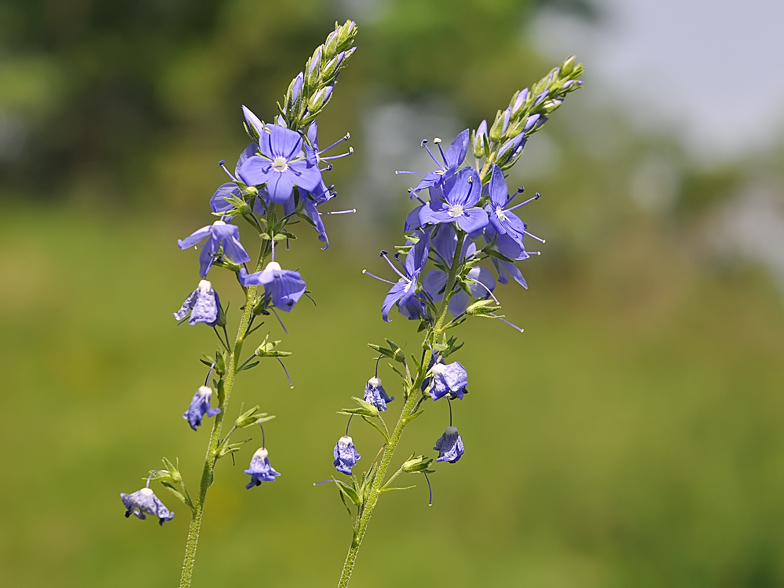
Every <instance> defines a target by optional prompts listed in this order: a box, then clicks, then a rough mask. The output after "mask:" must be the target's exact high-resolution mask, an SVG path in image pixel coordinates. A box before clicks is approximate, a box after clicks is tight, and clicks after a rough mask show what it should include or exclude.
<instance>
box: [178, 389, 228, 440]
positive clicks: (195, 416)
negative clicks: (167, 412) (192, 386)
mask: <svg viewBox="0 0 784 588" xmlns="http://www.w3.org/2000/svg"><path fill="white" fill-rule="evenodd" d="M210 400H212V388H210V387H209V386H201V387H200V388H199V389H198V390H196V394H194V395H193V400H191V404H190V406H189V407H188V410H186V411H185V413H184V414H183V415H182V418H184V419H185V420H186V421H188V424H189V425H190V426H191V429H193V430H194V431H195V430H196V429H197V428H198V427H199V426H200V425H201V420H202V419H203V418H204V415H205V414H206V415H207V416H208V417H214V416H215V415H216V414H218V413H219V412H220V411H221V409H220V408H212V407H211V406H210Z"/></svg>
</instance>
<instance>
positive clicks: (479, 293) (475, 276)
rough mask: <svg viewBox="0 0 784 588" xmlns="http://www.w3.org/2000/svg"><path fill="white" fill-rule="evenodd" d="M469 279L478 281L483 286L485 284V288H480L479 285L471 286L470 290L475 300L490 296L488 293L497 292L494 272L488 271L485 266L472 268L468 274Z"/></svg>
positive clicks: (469, 286)
mask: <svg viewBox="0 0 784 588" xmlns="http://www.w3.org/2000/svg"><path fill="white" fill-rule="evenodd" d="M468 277H469V278H471V279H472V280H476V281H477V282H480V283H481V284H484V286H485V287H482V286H480V285H479V284H469V285H468V290H469V291H470V292H471V295H472V296H473V297H474V298H484V297H486V296H488V292H492V291H493V290H495V278H494V277H493V272H491V271H490V270H489V269H487V268H486V267H484V266H481V265H480V266H478V267H474V268H471V270H470V271H469V272H468Z"/></svg>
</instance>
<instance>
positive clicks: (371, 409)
mask: <svg viewBox="0 0 784 588" xmlns="http://www.w3.org/2000/svg"><path fill="white" fill-rule="evenodd" d="M351 399H352V400H353V401H354V402H356V403H357V404H358V405H359V407H358V408H344V409H343V410H341V411H340V412H338V414H345V415H349V414H358V415H362V416H369V417H377V416H378V409H377V408H376V407H375V406H373V405H372V404H370V403H369V402H365V401H364V400H362V399H361V398H357V397H356V396H352V397H351Z"/></svg>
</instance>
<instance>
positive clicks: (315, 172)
mask: <svg viewBox="0 0 784 588" xmlns="http://www.w3.org/2000/svg"><path fill="white" fill-rule="evenodd" d="M287 174H288V175H289V178H290V179H291V181H292V182H294V183H295V184H296V185H297V186H301V187H302V188H305V189H306V190H307V191H308V192H311V191H313V190H316V189H317V188H318V187H319V186H320V185H321V171H319V168H318V167H317V166H315V165H311V164H310V163H308V162H307V161H304V160H303V161H291V162H289V169H288V170H287Z"/></svg>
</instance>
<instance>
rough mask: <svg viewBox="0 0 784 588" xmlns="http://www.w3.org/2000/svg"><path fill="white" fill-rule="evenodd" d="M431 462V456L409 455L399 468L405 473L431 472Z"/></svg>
mask: <svg viewBox="0 0 784 588" xmlns="http://www.w3.org/2000/svg"><path fill="white" fill-rule="evenodd" d="M432 463H433V458H432V457H426V456H424V455H412V456H411V457H409V458H408V459H407V460H406V461H405V462H404V463H403V465H402V466H400V469H401V470H403V471H404V472H406V473H409V474H413V473H419V472H427V473H428V474H429V473H432V471H434V470H430V469H429V468H430V464H432Z"/></svg>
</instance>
